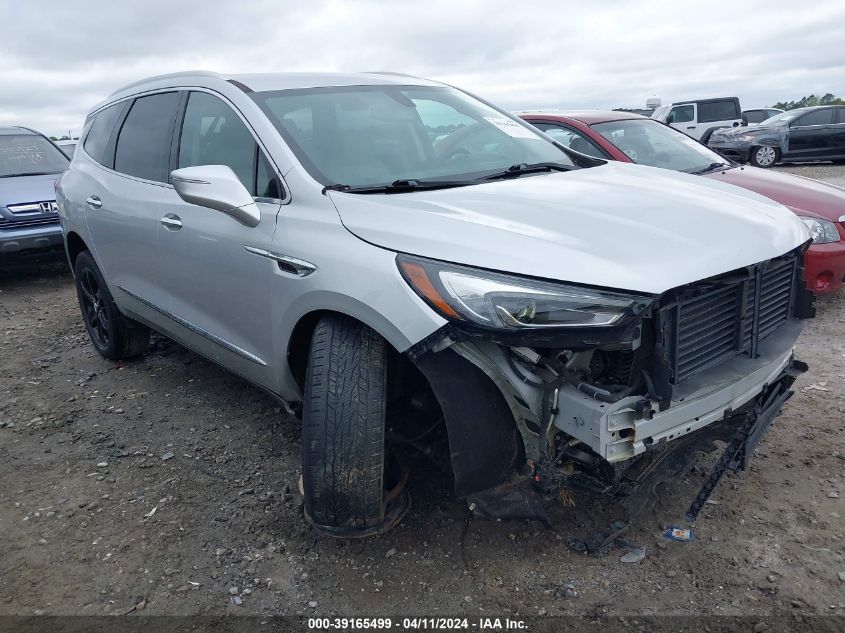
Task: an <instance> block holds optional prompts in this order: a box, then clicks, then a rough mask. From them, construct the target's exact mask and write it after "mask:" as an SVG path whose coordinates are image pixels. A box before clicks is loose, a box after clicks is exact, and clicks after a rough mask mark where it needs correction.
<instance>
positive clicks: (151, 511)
mask: <svg viewBox="0 0 845 633" xmlns="http://www.w3.org/2000/svg"><path fill="white" fill-rule="evenodd" d="M156 510H158V506H156V507H155V508H153V509H152V510H150V511H149V512H147V513H146V514H145V515H144V518H145V519H149V518H150V517H152V516H153V515H154V514H155V513H156Z"/></svg>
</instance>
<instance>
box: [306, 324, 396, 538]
mask: <svg viewBox="0 0 845 633" xmlns="http://www.w3.org/2000/svg"><path fill="white" fill-rule="evenodd" d="M386 348H387V344H386V343H385V341H384V339H383V338H382V337H381V336H379V334H378V333H376V332H374V331H373V330H372V329H371V328H369V327H367V326H366V325H364V324H362V323H360V322H358V321H355V320H354V319H351V318H349V317H345V316H341V315H331V316H325V317H323V318H322V319H320V321H319V322H318V323H317V327H316V328H315V330H314V335H313V337H312V339H311V350H310V356H309V359H308V371H307V375H306V379H305V402H304V403H303V415H302V422H303V430H302V444H303V446H302V484H303V493H304V496H305V516H306V518H307V519H308V521H309V522H310V523H311V524H312V525H313V526H314V527H315V528H316V529H317V530H318V531H320V532H322V533H323V534H327V535H329V536H334V537H342V538H358V537H364V536H371V535H375V534H379V533H381V532H385V531H387V530H389V529H390V528H392V527H393V526H395V525H396V524H397V523H398V522H399V521H400V520H401V519H402V517H403V516H404V515H405V513H406V512H407V510H408V508H409V507H410V498H409V497H408V494H407V492H406V491H405V490H404V489H402V486H401V485H400V486H395V487H393V490H392V491H389V490H388V488H390V487H391V484H389V483H387V484H386V480H388V479H389V476H388V477H386V476H385V471H386V468H385V465H386V459H385V455H386V450H385V415H386V409H387V349H386Z"/></svg>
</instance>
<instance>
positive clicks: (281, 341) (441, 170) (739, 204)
mask: <svg viewBox="0 0 845 633" xmlns="http://www.w3.org/2000/svg"><path fill="white" fill-rule="evenodd" d="M737 105H738V104H737ZM693 106H694V108H693V109H694V111H696V112H697V113H698V115H699V116H698V119H699V120H700V119H701V118H702V117H701V116H700V115H701V113H702V112H706V108H705V105H704V104H693ZM734 114H737V113H736V112H732V113H731V115H732V116H733V115H734ZM712 116H716V114H713V115H712ZM719 116H720V117H721V116H722V115H721V114H719ZM704 118H707V117H704ZM737 118H738V117H737ZM718 120H719V121H722V120H725V119H723V118H719V119H718ZM531 121H532V122H533V123H534V124H535V125H536V126H539V127H540V128H542V130H541V129H538V127H535V125H531V124H529V123H528V122H526V121H523V120H521V119H520V118H518V117H516V116H514V115H511V114H510V113H508V112H506V111H504V110H502V109H500V108H497V107H495V106H493V105H491V104H489V103H486V102H484V101H481V100H479V99H477V98H475V97H474V96H472V95H470V94H468V93H466V92H463V91H461V90H459V89H456V88H453V87H450V86H446V85H443V84H440V83H437V82H433V81H427V80H423V79H419V78H414V77H409V76H405V75H396V74H380V73H362V74H301V73H299V74H261V75H239V76H222V75H218V74H214V73H185V74H175V75H167V76H160V77H154V78H151V79H148V80H145V81H141V82H136V83H134V84H131V85H129V86H126V87H124V88H121V89H120V90H118V91H117V92H115V93H114V94H112V95H111V96H109V97H108V98H107V99H106V100H104V101H103V102H102V103H100V104H98V105H97V106H95V107H94V108H93V109H92V110H91V112H90V113H89V115H88V117H87V119H86V121H85V126H84V130H83V133H82V135H81V140H80V144H79V146H78V147H77V148H76V151H75V153H74V155H73V159H72V161H71V163H70V167H69V168H68V169H67V170H66V171H64V173H63V174H62V175H61V177H60V178H59V180H58V183H57V189H56V191H57V202H58V207H59V214H60V217H61V226H62V231H63V235H64V241H65V245H66V251H67V257H68V260H69V263H70V265H71V267H72V269H73V271H74V277H75V283H76V289H77V295H78V298H79V305H80V310H81V316H82V320H83V322H84V324H85V327H86V329H87V331H88V333H89V335H90V338H91V341H92V344H93V345H94V347H95V349H96V350H97V351H98V352H99V353H100V354H101V355H102V356H104V357H105V358H109V359H122V358H127V357H132V356H136V355H139V354H142V353H143V352H144V351H145V350H146V348H147V346H148V341H149V332H150V330H151V329H152V330H156V331H158V332H160V333H162V334H164V335H165V336H168V337H170V338H172V339H174V340H176V341H178V342H180V343H181V344H183V345H185V346H186V347H188V348H191V349H193V350H195V351H197V352H198V353H200V354H202V355H204V356H206V357H208V358H210V359H212V360H214V361H215V362H217V363H219V364H221V365H222V366H224V367H227V368H228V369H230V370H232V371H234V372H235V373H237V374H239V375H241V376H242V377H244V378H246V379H247V380H249V381H251V382H253V383H255V384H256V385H258V386H260V387H261V388H262V389H264V390H266V391H267V392H269V393H270V394H272V395H274V396H275V397H277V398H278V399H279V400H280V401H281V402H283V403H284V405H285V407H286V408H287V409H288V410H289V411H292V412H294V413H295V414H297V415H298V416H300V417H301V419H302V424H303V431H302V437H303V439H302V441H303V447H302V454H303V475H302V490H303V494H304V498H305V504H304V512H305V517H306V519H307V520H308V521H309V522H310V523H311V524H312V525H314V526H315V528H316V529H317V530H318V531H320V532H322V533H324V534H327V535H330V536H335V537H360V536H367V535H372V534H378V533H380V532H383V531H384V530H387V529H390V528H391V527H393V526H395V525H396V524H397V523H398V522H399V521H400V520H401V518H402V517H403V516H404V514H405V513H406V512H407V511H408V508H409V507H410V497H409V495H408V492H407V489H406V488H405V486H404V484H405V481H406V480H407V471H406V470H405V468H404V467H403V463H402V455H403V451H415V450H416V451H422V452H423V453H424V454H425V455H428V456H430V457H431V458H432V459H435V460H440V462H441V463H442V465H444V466H445V467H446V468H448V469H450V470H451V472H452V474H453V476H454V487H455V492H456V495H457V496H458V497H461V498H465V499H467V501H468V503H469V505H470V507H471V508H472V509H473V510H474V511H475V512H478V513H481V514H484V515H486V516H493V517H503V518H506V517H510V518H519V517H522V518H542V516H543V511H542V505H541V504H540V503H538V502H537V499H539V498H541V497H542V496H543V495H547V496H554V495H556V494H557V493H558V492H559V491H560V490H561V489H562V488H566V489H569V490H575V491H581V492H584V493H589V494H595V495H601V496H606V497H609V498H619V497H624V496H626V495H631V494H632V493H633V491H635V490H637V489H638V486H640V485H642V486H643V487H644V488H643V489H645V490H648V489H649V488H648V486H647V481H648V480H645V479H643V478H642V477H639V478H638V477H636V476H635V475H634V474H632V473H637V472H639V473H643V472H652V471H654V472H659V471H660V469H661V467H662V466H663V465H666V464H669V463H671V462H672V460H666V459H664V458H665V457H666V456H667V454H669V453H672V454H674V455H676V456H677V457H678V459H680V456H682V455H686V454H687V453H685V452H684V451H688V450H691V447H693V446H695V445H696V444H697V443H698V442H702V441H711V440H712V439H723V440H725V441H728V442H729V444H728V446H729V450H730V451H732V452H731V454H730V460H729V461H731V463H733V464H734V465H735V466H736V467H738V468H744V467H746V466H747V464H748V460H749V459H750V457H751V453H752V452H753V450H754V447H755V445H756V443H757V442H759V440H760V438H761V436H762V435H763V433H764V432H765V431H766V429H767V428H768V426H769V425H770V424H771V422H772V420H773V419H774V418H775V416H776V415H777V414H778V412H779V411H780V409H781V407H782V405H783V403H784V402H785V401H786V400H787V399H788V398H789V397H790V395H791V393H792V392H791V391H790V385H791V384H792V382H793V381H794V379H795V377H796V376H797V375H798V374H799V373H800V372H801V371H804V370H805V369H806V366H805V365H804V364H803V363H800V362H799V361H797V360H795V358H794V355H793V347H794V344H795V341H796V340H797V337H798V335H799V333H800V331H801V329H802V325H803V320H804V319H806V318H810V317H811V316H812V315H813V308H812V296H811V295H810V293H809V292H808V290H807V289H806V288H805V286H804V284H803V283H802V282H803V278H804V274H805V272H804V262H805V259H804V253H805V251H806V250H807V249H808V247H809V248H813V246H811V243H812V242H811V234H810V232H809V231H808V230H807V226H808V220H807V218H806V217H805V218H804V221H802V220H800V219H799V218H798V217H797V216H796V215H795V213H793V212H791V211H790V210H789V209H787V208H786V207H784V206H783V205H782V204H780V203H778V202H776V201H774V200H772V199H770V198H767V197H764V196H762V195H760V194H759V193H756V192H755V191H754V189H763V188H765V187H764V185H763V184H761V183H762V182H764V181H763V180H761V179H762V178H763V176H761V175H759V173H758V172H757V170H751V169H750V168H734V167H733V166H732V165H731V164H730V163H728V162H726V160H725V159H723V158H721V157H719V156H718V155H717V154H714V153H713V152H711V151H710V150H707V149H706V148H705V147H703V146H702V145H700V144H699V143H698V142H696V141H694V140H693V139H691V138H689V137H687V136H684V135H683V134H680V133H677V132H675V131H673V130H671V129H670V128H668V127H666V126H663V125H661V124H660V123H658V122H656V121H649V120H647V119H640V118H637V117H626V116H622V115H618V113H617V118H613V119H610V118H605V119H603V120H602V119H601V117H598V118H597V116H596V115H592V117H590V116H588V115H580V116H579V117H572V116H570V117H565V116H562V115H555V116H548V117H532V118H531ZM710 122H712V121H710ZM631 163H641V164H631ZM652 165H654V166H659V167H663V169H657V168H655V167H654V166H652ZM684 172H690V173H684ZM693 172H698V173H701V174H702V175H706V176H708V177H704V178H702V177H699V176H697V175H694V173H693ZM743 178H745V179H746V180H745V181H743V180H742V179H743ZM733 181H738V182H740V183H741V184H742V185H743V186H742V187H737V186H734V185H733V184H732V182H733ZM765 182H769V181H768V180H767V181H765ZM766 186H767V187H768V186H771V187H773V188H774V187H775V185H766ZM824 191H825V190H824V189H823V188H822V187H821V185H819V189H818V192H824ZM818 195H819V196H821V197H824V196H823V194H822V193H818ZM831 195H832V194H831ZM826 199H827V198H825V200H826ZM820 204H821V203H820ZM802 215H805V216H811V215H813V213H804V214H802ZM815 217H816V219H819V218H820V217H822V216H821V215H816V216H815ZM840 228H841V226H840ZM837 281H838V280H837ZM722 472H723V470H717V471H714V473H713V474H712V476H711V477H710V478H709V480H708V484H707V486H706V487H705V488H702V491H701V493H700V494H699V495H698V497H697V499H696V500H695V501H694V502H693V503H692V504H691V506H690V510H689V516H690V517H691V518H692V519H694V517H695V516H696V515H697V513H698V511H699V510H700V508H701V504H702V503H703V502H704V500H705V499H706V498H707V495H708V494H709V493H710V491H711V490H712V489H713V487H714V486H715V485H716V483H717V482H718V479H719V477H720V476H721V474H722ZM676 476H680V475H677V473H676Z"/></svg>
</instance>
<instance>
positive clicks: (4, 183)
mask: <svg viewBox="0 0 845 633" xmlns="http://www.w3.org/2000/svg"><path fill="white" fill-rule="evenodd" d="M60 175H61V174H44V175H42V176H14V177H11V178H0V206H2V207H5V206H8V205H10V204H25V203H27V202H47V201H48V200H55V199H56V190H55V189H54V187H53V183H55V182H56V179H57V178H58V177H59V176H60Z"/></svg>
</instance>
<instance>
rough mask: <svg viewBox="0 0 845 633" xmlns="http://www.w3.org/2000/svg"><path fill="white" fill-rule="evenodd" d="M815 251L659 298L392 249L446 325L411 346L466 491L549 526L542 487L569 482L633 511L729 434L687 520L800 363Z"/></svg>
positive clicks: (487, 511)
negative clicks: (660, 477) (808, 269)
mask: <svg viewBox="0 0 845 633" xmlns="http://www.w3.org/2000/svg"><path fill="white" fill-rule="evenodd" d="M806 247H807V245H806V244H805V245H803V246H801V247H799V248H796V249H794V250H793V251H791V252H789V253H786V254H785V255H782V256H780V257H776V258H773V259H770V260H767V261H763V262H760V263H758V264H755V265H751V266H747V267H744V268H741V269H739V270H734V271H731V272H728V273H725V274H722V275H718V276H716V277H712V278H709V279H705V280H702V281H700V282H696V283H691V284H686V285H684V286H682V287H678V288H674V289H672V290H669V291H667V292H664V293H662V294H660V295H646V294H634V293H629V292H617V291H609V290H605V289H597V288H590V287H582V286H572V285H566V284H558V283H552V282H548V281H540V280H534V279H530V278H525V277H517V276H511V275H504V274H500V273H495V272H489V271H485V270H480V269H476V268H470V267H466V266H458V265H452V264H443V263H440V262H437V261H432V260H427V259H423V258H418V257H410V256H404V255H399V256H398V259H397V263H398V265H399V268H400V270H401V272H402V275H403V277H404V278H405V280H406V281H407V282H408V284H409V285H410V286H411V287H412V288H414V290H415V291H416V292H417V293H418V294H419V296H420V297H421V298H422V299H423V300H425V301H426V303H428V305H429V306H430V307H431V308H433V309H434V310H436V311H437V312H438V313H439V314H440V315H442V316H443V317H445V318H446V319H448V321H449V323H448V324H447V325H446V326H444V327H443V328H441V329H440V330H438V331H437V332H435V333H434V334H433V335H431V336H430V337H428V338H427V339H426V340H424V341H421V342H420V343H418V344H417V345H415V346H414V347H413V348H411V349H410V350H409V351H408V352H407V354H408V356H410V357H411V358H412V359H413V361H414V362H415V363H416V365H417V366H418V367H419V369H420V370H421V371H422V373H423V374H424V375H425V376H426V378H427V380H428V382H429V384H430V385H431V387H432V389H433V391H434V393H435V394H436V396H437V399H438V400H439V402H440V406H441V409H442V412H443V416H444V418H445V421H446V426H447V430H448V436H449V446H450V452H451V462H452V470H453V472H454V476H455V489H456V493H457V495H458V496H460V497H466V498H467V500H468V502H469V503H470V507H471V508H473V509H475V510H476V511H477V512H479V513H481V514H483V515H486V516H492V517H498V518H536V519H539V520H542V521H545V520H546V518H545V514H544V511H543V509H542V504H541V503H540V500H541V498H542V495H547V496H551V495H555V494H558V493H559V492H560V491H561V490H562V489H566V490H569V491H577V492H582V493H588V494H593V495H599V496H606V497H611V498H615V499H627V500H628V501H629V502H630V503H632V504H634V505H635V506H636V505H637V504H639V503H640V500H639V499H640V498H639V497H638V494H639V493H640V488H641V484H642V483H643V482H645V481H647V480H649V478H650V477H653V476H655V475H656V473H657V471H658V470H660V468H661V467H669V468H670V469H671V468H674V469H675V471H674V472H675V473H676V474H677V473H678V472H681V470H682V469H683V468H684V467H685V466H687V465H689V463H690V462H691V461H692V460H691V457H692V455H691V453H692V451H693V450H695V449H696V448H698V447H700V446H701V445H702V443H707V442H710V444H711V445H712V440H714V439H719V440H724V441H727V442H728V448H727V449H726V451H725V455H723V459H722V460H720V462H719V465H718V466H717V467H716V469H715V470H714V472H713V474H712V475H711V477H710V478H709V479H708V480H707V482H706V483H705V486H704V487H703V488H702V491H701V493H700V494H699V496H698V498H697V499H696V500H695V501H694V502H693V503H692V505H691V506H690V509H689V511H688V517H689V518H690V519H694V518H695V515H696V514H697V513H698V510H699V509H700V507H701V505H702V504H703V503H704V501H705V500H706V498H707V495H709V492H710V491H711V490H712V489H713V487H715V485H716V484H717V483H718V480H719V477H720V476H721V474H722V473H724V472H725V470H726V469H727V468H744V467H745V466H746V465H747V460H748V457H749V456H750V454H751V452H752V451H753V449H754V446H755V445H756V443H757V442H758V441H759V439H760V437H761V436H762V434H763V433H764V432H765V431H766V429H767V428H768V426H769V424H770V423H771V421H772V419H773V418H774V417H775V416H776V415H777V414H778V413H779V411H780V408H781V406H782V405H783V403H784V402H785V401H786V400H787V399H788V398H789V396H790V395H791V393H792V392H791V391H790V390H789V388H790V386H791V384H792V382H793V381H794V380H795V376H796V375H797V374H798V373H800V372H801V371H803V370H804V369H806V366H805V365H804V364H803V363H801V362H800V361H796V360H795V359H794V357H793V346H794V344H795V341H796V340H797V338H798V335H799V334H800V332H801V329H802V327H803V324H802V322H801V321H802V319H805V318H808V317H811V316H813V307H812V296H811V295H810V294H809V293H808V292H807V291H806V289H805V285H804V284H803V283H802V279H803V269H802V257H801V255H802V253H803V251H804V250H805V249H806ZM670 454H671V456H672V457H671V459H667V456H668V455H670ZM667 464H668V465H669V466H667ZM679 469H681V470H679ZM528 482H530V485H528ZM537 493H539V494H537Z"/></svg>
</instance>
